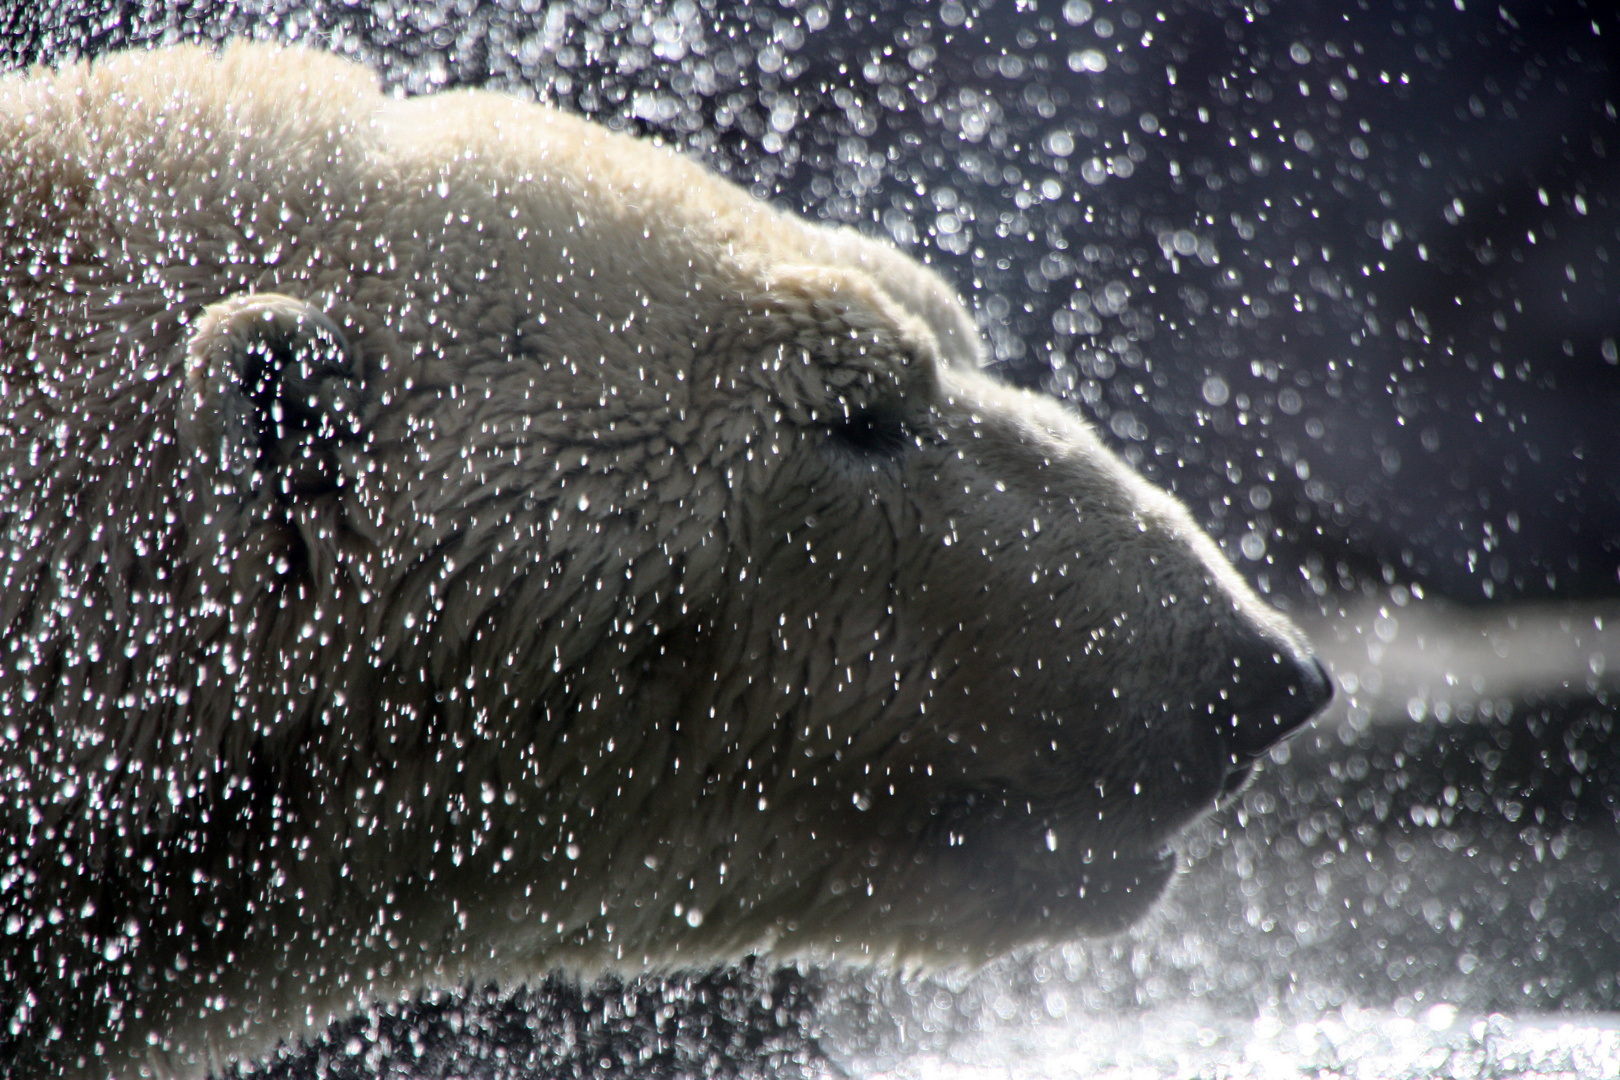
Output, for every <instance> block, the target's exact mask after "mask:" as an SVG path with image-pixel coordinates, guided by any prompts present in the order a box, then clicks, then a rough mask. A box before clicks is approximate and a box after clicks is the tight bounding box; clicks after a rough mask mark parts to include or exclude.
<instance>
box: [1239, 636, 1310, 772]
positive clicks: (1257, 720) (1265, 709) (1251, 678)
mask: <svg viewBox="0 0 1620 1080" xmlns="http://www.w3.org/2000/svg"><path fill="white" fill-rule="evenodd" d="M1332 697H1333V680H1332V679H1331V678H1330V677H1329V676H1328V673H1327V669H1326V668H1325V667H1323V666H1322V662H1321V661H1320V660H1318V659H1317V658H1316V657H1315V656H1312V655H1310V654H1308V653H1307V654H1303V655H1298V654H1296V653H1295V652H1294V650H1292V649H1290V648H1287V647H1286V646H1281V645H1273V644H1272V643H1270V642H1254V643H1252V644H1250V645H1249V646H1248V647H1246V648H1244V649H1242V650H1241V651H1240V652H1239V653H1238V654H1237V655H1235V656H1234V657H1233V659H1232V682H1231V686H1230V689H1229V692H1228V695H1227V699H1226V701H1225V702H1224V703H1223V705H1224V707H1223V708H1220V709H1218V710H1217V715H1218V716H1221V719H1222V720H1224V721H1225V722H1224V723H1222V724H1220V725H1219V726H1220V728H1221V736H1222V741H1223V742H1225V744H1226V745H1227V747H1228V749H1229V750H1230V752H1231V754H1232V758H1233V761H1234V763H1235V764H1242V763H1243V762H1246V761H1251V760H1253V759H1255V758H1258V757H1259V756H1260V755H1261V754H1264V753H1265V752H1266V751H1267V750H1269V749H1271V747H1273V746H1275V745H1277V743H1279V742H1281V741H1282V740H1283V739H1285V738H1287V737H1288V736H1289V735H1290V734H1291V733H1293V732H1294V731H1295V730H1296V729H1297V728H1299V727H1300V726H1301V725H1302V724H1304V723H1305V721H1307V720H1309V719H1310V718H1311V717H1313V716H1315V715H1316V714H1317V713H1318V712H1320V711H1321V710H1322V707H1323V706H1324V705H1326V704H1327V703H1328V701H1329V700H1330V699H1332ZM1222 714H1224V715H1222Z"/></svg>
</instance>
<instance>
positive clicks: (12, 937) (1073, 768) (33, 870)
mask: <svg viewBox="0 0 1620 1080" xmlns="http://www.w3.org/2000/svg"><path fill="white" fill-rule="evenodd" d="M0 207H4V210H3V213H4V215H5V217H4V244H5V248H4V259H3V264H0V274H3V277H0V281H3V284H4V288H3V290H0V291H3V294H4V299H5V301H6V302H5V304H4V305H3V306H0V346H3V353H0V399H3V401H4V412H3V416H0V440H3V441H0V529H3V530H4V547H3V548H0V556H3V562H0V628H3V633H4V654H3V657H0V660H3V664H0V770H3V775H0V826H3V828H4V830H5V835H4V840H3V841H0V843H3V847H0V853H3V857H4V864H3V865H0V909H3V910H0V915H3V917H4V919H5V920H8V925H7V927H6V928H5V929H6V933H5V934H3V935H0V977H3V986H0V1006H3V1015H0V1041H3V1043H4V1045H3V1046H0V1059H5V1060H7V1061H10V1062H12V1063H13V1064H12V1072H13V1073H14V1074H16V1075H22V1074H24V1073H27V1074H29V1075H35V1074H36V1073H37V1072H48V1071H56V1072H60V1073H63V1074H70V1075H78V1074H105V1073H109V1072H110V1073H112V1074H114V1075H119V1076H124V1075H134V1074H135V1072H136V1070H137V1068H138V1067H139V1068H145V1069H149V1070H152V1071H154V1072H156V1073H158V1074H161V1075H169V1074H171V1073H172V1074H177V1075H190V1074H195V1073H197V1072H198V1071H200V1070H202V1069H204V1068H205V1067H207V1066H209V1065H211V1064H217V1063H219V1062H221V1061H224V1060H227V1059H229V1058H231V1057H233V1056H237V1055H244V1054H247V1055H251V1054H253V1053H256V1052H261V1051H262V1050H263V1049H264V1048H265V1047H266V1046H268V1045H269V1044H271V1043H273V1042H274V1041H275V1040H276V1039H278V1038H282V1037H289V1036H293V1035H297V1034H299V1033H302V1032H307V1031H309V1030H311V1029H319V1028H321V1027H323V1026H324V1025H325V1024H326V1023H327V1022H328V1020H329V1019H330V1018H332V1017H334V1016H340V1015H344V1014H346V1013H347V1012H349V1011H352V1010H353V1009H355V1008H356V1007H358V1006H359V1005H361V1004H363V1003H364V1001H366V1000H367V999H375V998H378V997H383V996H391V995H397V994H403V993H408V992H409V991H410V990H411V989H412V988H414V987H417V986H420V985H422V984H424V983H432V984H441V985H445V984H458V983H460V982H462V981H464V980H467V979H473V978H476V979H485V978H499V979H506V980H515V979H522V978H525V977H529V976H531V975H533V974H535V973H537V972H542V971H548V970H553V969H558V968H561V969H565V970H572V971H579V972H582V973H590V972H594V971H601V970H603V969H620V970H634V971H640V970H646V969H658V968H669V967H674V966H684V965H699V964H709V963H713V962H716V961H722V962H723V961H727V960H730V959H734V958H736V957H738V956H740V955H743V954H745V953H747V952H750V951H759V950H770V951H774V952H775V953H777V954H779V955H782V956H794V955H798V956H811V957H835V958H843V959H854V960H880V961H885V962H896V963H921V964H932V963H951V962H957V961H963V962H968V963H974V962H979V961H982V960H983V959H984V958H986V957H988V956H991V955H995V954H997V953H999V952H1001V951H1004V950H1006V949H1009V948H1012V947H1015V946H1018V945H1022V944H1025V943H1030V942H1038V941H1048V940H1056V939H1062V938H1064V937H1067V936H1071V935H1073V934H1076V933H1080V932H1087V931H1095V930H1106V929H1111V928H1114V927H1117V926H1119V925H1122V924H1123V923H1124V922H1127V921H1129V919H1131V918H1133V917H1134V916H1135V915H1137V914H1138V913H1139V912H1141V911H1142V910H1143V909H1144V908H1145V907H1146V905H1147V904H1148V903H1150V902H1151V900H1152V898H1153V897H1154V896H1155V895H1156V894H1157V893H1158V891H1159V889H1160V888H1161V887H1162V885H1163V883H1164V881H1165V880H1166V879H1167V877H1168V875H1169V872H1170V868H1171V863H1170V862H1169V861H1168V860H1167V858H1166V856H1165V855H1164V845H1165V843H1166V841H1167V839H1168V838H1169V837H1170V836H1171V835H1172V834H1173V833H1174V832H1175V830H1176V829H1177V828H1178V827H1179V826H1181V825H1182V824H1184V823H1185V822H1187V821H1188V820H1189V819H1190V818H1192V817H1194V816H1195V815H1197V814H1199V813H1201V812H1203V811H1204V810H1205V809H1206V808H1207V807H1209V806H1210V805H1212V803H1213V801H1214V800H1215V798H1216V797H1217V796H1218V793H1219V791H1220V790H1221V784H1222V778H1223V777H1224V776H1225V775H1226V773H1227V768H1228V766H1229V764H1230V761H1231V759H1230V757H1229V755H1228V754H1227V753H1226V751H1225V749H1224V748H1223V746H1222V744H1221V742H1220V740H1219V738H1217V737H1216V735H1215V734H1214V723H1215V722H1214V721H1212V720H1211V719H1210V718H1211V716H1212V715H1214V714H1215V712H1216V706H1215V704H1213V703H1214V702H1215V701H1216V700H1217V695H1218V694H1223V693H1224V688H1226V687H1229V686H1230V685H1232V682H1233V670H1232V668H1233V661H1232V657H1233V656H1234V649H1235V648H1236V647H1237V646H1236V645H1235V644H1234V643H1238V642H1241V641H1260V642H1262V643H1265V645H1266V648H1268V649H1275V650H1276V651H1277V652H1278V653H1279V654H1290V655H1294V654H1298V653H1299V652H1300V650H1301V649H1302V648H1303V646H1302V643H1301V641H1300V639H1299V637H1298V635H1297V633H1296V632H1294V631H1293V630H1292V629H1291V628H1290V627H1289V626H1288V625H1287V624H1286V622H1285V621H1284V620H1283V619H1282V618H1281V617H1279V616H1277V615H1275V614H1274V613H1272V612H1271V611H1269V610H1268V609H1267V608H1266V607H1265V606H1264V605H1263V604H1262V603H1260V602H1259V601H1257V600H1256V598H1255V597H1254V596H1252V595H1251V593H1250V592H1249V590H1248V589H1247V588H1246V587H1245V586H1244V585H1243V584H1242V582H1241V581H1240V579H1239V578H1238V577H1237V576H1236V575H1235V574H1234V573H1233V572H1232V571H1231V569H1230V568H1229V567H1228V566H1227V564H1226V563H1225V562H1224V561H1223V559H1222V558H1221V556H1220V555H1219V553H1218V552H1217V551H1216V549H1215V548H1214V546H1213V545H1212V544H1211V543H1210V542H1209V540H1207V539H1206V538H1205V537H1204V536H1203V535H1202V534H1201V533H1200V532H1199V531H1198V529H1197V528H1196V527H1195V525H1194V524H1193V522H1192V520H1191V519H1190V518H1189V516H1188V515H1187V513H1186V512H1185V511H1184V510H1183V509H1182V508H1181V507H1180V506H1179V505H1178V504H1177V503H1176V502H1175V501H1174V500H1173V499H1171V498H1170V497H1169V496H1167V495H1165V494H1163V493H1161V492H1159V491H1158V490H1156V489H1154V488H1153V487H1151V486H1150V485H1148V484H1146V483H1145V482H1143V481H1142V480H1140V479H1139V478H1138V477H1136V476H1135V475H1134V474H1132V473H1131V472H1130V471H1129V470H1128V469H1127V468H1125V467H1124V466H1123V465H1122V464H1121V463H1119V462H1118V461H1117V460H1116V459H1115V458H1114V457H1112V456H1111V455H1110V454H1109V453H1108V452H1107V451H1106V450H1105V449H1104V448H1103V446H1102V445H1101V444H1100V443H1099V441H1098V440H1097V438H1096V437H1095V436H1094V434H1093V433H1092V432H1091V431H1090V430H1089V429H1088V428H1087V427H1086V425H1085V424H1084V423H1082V422H1081V421H1080V420H1078V419H1076V418H1075V417H1074V416H1073V415H1071V414H1070V413H1069V412H1067V411H1066V410H1065V409H1063V408H1062V407H1061V406H1060V405H1058V404H1056V403H1054V402H1051V401H1047V400H1043V399H1041V398H1039V397H1037V396H1034V395H1031V394H1028V393H1024V392H1021V391H1016V390H1012V389H1008V388H1006V387H1003V386H999V385H997V384H995V383H994V382H992V381H991V380H989V379H987V378H986V377H985V376H983V375H982V374H980V373H979V370H978V364H977V357H978V353H979V348H980V346H979V342H978V336H977V333H976V331H975V328H974V326H973V323H972V320H971V319H970V318H969V316H968V315H967V313H966V312H965V310H964V309H963V307H962V305H961V303H960V302H959V301H958V300H957V299H956V297H955V296H954V295H953V294H952V293H951V292H950V290H949V289H948V288H947V287H946V286H945V285H944V284H943V283H942V282H941V281H940V280H939V279H938V278H937V277H935V276H934V275H933V274H932V273H930V272H929V271H927V270H925V269H924V268H922V267H921V266H919V265H918V264H917V263H915V262H913V261H912V260H910V259H908V258H906V257H904V256H902V255H900V254H899V253H898V252H896V251H894V250H892V249H890V248H888V247H886V246H884V245H881V244H878V243H876V242H873V241H870V240H866V239H862V238H860V237H859V236H857V235H855V234H853V233H850V232H837V231H830V230H825V229H821V228H817V227H814V226H811V225H807V224H805V223H803V222H801V221H799V220H797V219H795V218H793V217H790V216H787V215H784V214H781V213H778V212H776V211H774V210H772V209H770V208H768V207H766V206H764V205H762V204H760V203H757V202H755V201H753V200H751V199H749V198H748V197H747V196H746V195H745V194H744V193H742V192H741V191H740V190H739V189H737V188H735V187H733V186H732V185H730V184H728V183H725V182H724V181H721V180H719V179H716V178H715V177H713V176H711V175H709V174H708V173H706V172H704V171H703V170H702V169H701V168H699V167H697V166H696V165H694V164H692V163H690V162H688V161H686V160H684V159H682V158H681V157H679V156H677V155H675V154H672V153H669V152H667V151H665V150H661V149H658V148H655V147H653V146H651V145H648V144H647V143H643V142H637V141H634V140H632V139H630V138H627V137H625V136H622V135H617V134H613V133H610V132H608V131H606V130H604V129H602V128H600V127H596V126H593V125H591V124H589V123H586V122H584V121H582V120H579V119H576V118H573V117H570V116H566V115H563V114H561V113H557V112H554V111H551V110H548V109H544V108H540V107H537V106H534V105H530V104H525V103H522V102H519V101H516V100H512V99H509V98H506V97H502V96H498V95H495V94H489V93H481V92H456V93H447V94H443V95H439V96H435V97H430V98H425V99H418V100H410V101H403V100H395V99H389V98H385V97H383V96H382V95H380V94H379V93H378V92H377V90H376V88H375V85H374V82H373V79H372V77H371V76H370V75H369V74H367V73H366V72H365V71H364V70H362V69H361V68H359V67H356V66H353V65H350V64H347V63H345V62H342V61H340V60H338V59H335V58H332V57H329V56H325V55H319V54H316V53H313V52H304V51H283V50H279V49H275V48H270V47H265V46H248V45H239V46H233V47H231V48H228V49H226V50H225V51H224V52H223V53H221V54H219V55H217V56H216V55H212V54H210V53H208V52H205V51H202V50H200V49H196V48H176V49H168V50H163V51H158V52H151V53H136V54H126V55H121V56H115V57H113V58H111V59H108V60H106V61H103V62H99V63H96V64H93V65H89V66H86V65H75V66H71V67H67V68H63V69H62V70H60V71H37V72H33V73H30V74H28V75H26V76H18V77H10V78H7V79H5V80H3V81H0ZM261 339H263V340H264V341H269V342H270V343H271V345H275V343H277V342H280V343H283V345H284V347H285V348H287V349H289V350H292V353H293V354H295V355H297V356H303V355H305V353H303V352H299V350H300V349H304V348H305V345H300V344H297V343H298V342H305V344H308V343H309V342H314V343H315V344H313V345H308V348H310V349H314V350H315V351H316V353H319V355H320V356H321V357H324V359H322V360H321V364H323V365H325V366H324V367H321V366H317V367H314V368H308V369H307V370H306V369H304V368H299V369H298V371H297V372H296V373H291V374H287V375H286V376H285V378H286V379H289V380H292V379H294V377H295V374H296V375H297V377H298V378H304V377H305V376H307V377H308V378H307V386H306V385H305V384H303V383H300V384H298V386H299V387H300V389H298V391H297V400H294V398H293V397H290V396H285V395H287V394H288V393H290V392H289V391H286V390H285V388H283V389H282V390H281V391H276V390H275V388H274V387H272V388H271V390H269V391H264V393H272V392H282V393H283V394H284V397H285V401H286V402H290V403H291V404H292V405H294V406H298V407H302V405H301V403H302V402H304V399H305V398H306V397H307V399H308V401H307V403H308V404H309V406H310V408H311V409H312V410H314V412H313V413H312V415H316V416H317V417H318V420H311V421H309V424H310V425H312V426H309V427H308V429H307V430H306V429H302V428H300V429H297V430H296V431H293V430H292V429H289V428H283V427H280V426H276V425H278V424H281V423H282V420H281V419H280V418H281V413H280V412H279V411H277V410H280V409H281V408H282V405H281V404H279V403H278V404H275V405H274V406H267V405H265V401H267V400H268V398H264V397H263V394H262V393H261V396H260V398H253V397H252V395H251V393H250V392H249V390H250V388H248V387H247V385H246V382H245V381H244V380H248V379H249V378H250V377H249V375H248V374H246V373H247V372H249V371H250V370H254V371H256V370H258V369H257V368H254V367H253V366H252V365H253V363H257V362H258V361H252V360H251V355H259V354H251V355H250V353H251V349H252V348H254V347H257V346H254V345H253V343H254V342H256V341H260V340H261ZM287 342H293V343H294V344H292V345H287V344H285V343H287ZM265 348H270V345H267V346H265ZM321 350H324V352H322V351H321ZM264 355H268V353H266V354H264ZM311 355H314V354H311ZM266 370H269V369H268V368H267V369H266ZM278 370H279V369H278ZM287 370H288V372H293V369H292V368H288V369H287ZM299 373H301V374H299ZM254 377H257V376H254ZM266 378H269V376H266ZM238 383H241V387H240V388H238V386H237V384H238ZM255 385H258V384H255ZM266 385H268V384H266ZM261 389H262V388H261ZM253 392H255V393H257V392H259V391H253ZM317 399H318V400H317ZM266 410H269V411H266ZM351 420H352V426H349V425H350V424H351ZM289 431H291V432H292V433H291V434H289V433H288V432H289ZM260 432H262V433H273V434H274V439H271V435H270V434H265V435H264V438H266V439H271V442H265V443H262V444H261V442H259V441H256V440H257V439H258V438H259V436H258V435H257V434H255V433H260ZM300 432H302V433H300ZM275 440H280V441H279V442H278V441H275ZM272 443H273V444H274V445H272ZM19 1070H21V1071H19ZM5 1071H6V1069H5V1066H3V1065H0V1072H5Z"/></svg>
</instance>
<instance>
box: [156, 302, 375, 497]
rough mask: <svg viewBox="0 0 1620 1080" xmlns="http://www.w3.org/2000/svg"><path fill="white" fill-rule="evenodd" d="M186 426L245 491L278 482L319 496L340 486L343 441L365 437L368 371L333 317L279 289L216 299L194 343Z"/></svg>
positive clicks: (224, 477) (275, 487)
mask: <svg viewBox="0 0 1620 1080" xmlns="http://www.w3.org/2000/svg"><path fill="white" fill-rule="evenodd" d="M185 380H186V381H185V390H184V393H183V396H182V400H181V403H180V417H179V427H180V434H181V437H182V439H183V440H184V441H185V442H186V443H188V444H189V448H190V449H191V450H192V451H193V452H194V453H196V454H197V455H198V456H200V457H201V458H202V459H203V460H204V461H206V462H207V463H208V464H210V465H212V466H213V467H214V468H215V469H216V470H217V473H216V477H215V480H216V487H217V488H220V489H223V490H222V491H221V493H222V494H223V493H225V492H226V491H228V492H229V493H231V494H234V495H236V496H238V497H248V496H251V495H253V494H255V493H257V492H259V491H261V490H263V489H265V488H266V487H269V488H270V489H271V490H272V491H273V492H274V493H275V494H276V495H277V496H279V497H288V496H293V495H305V494H313V493H316V492H319V491H323V490H327V489H329V488H331V487H332V486H334V485H335V484H336V483H337V475H338V470H337V461H336V454H335V451H336V449H337V446H338V444H340V443H343V442H354V441H358V440H359V439H360V438H361V436H362V430H361V417H360V408H361V405H362V401H363V394H362V388H361V384H360V378H359V372H358V370H357V366H356V363H355V357H354V353H353V351H352V350H351V349H350V348H349V343H348V340H347V339H346V338H345V337H344V336H343V332H342V331H341V330H339V329H338V328H337V326H336V325H335V324H334V323H333V322H332V320H331V319H329V318H327V317H326V315H325V314H324V313H323V312H321V311H319V310H317V309H316V308H314V307H312V306H310V305H309V304H307V303H305V302H304V301H302V300H297V299H294V298H293V297H290V296H282V295H280V294H279V293H255V294H250V295H244V296H234V297H231V298H230V299H228V300H223V301H221V302H219V303H217V304H212V305H210V306H209V307H208V308H207V309H205V310H204V311H203V314H202V317H201V318H199V319H198V320H197V324H196V327H195V329H194V330H193V332H192V335H191V339H190V341H189V342H188V343H187V346H186V371H185Z"/></svg>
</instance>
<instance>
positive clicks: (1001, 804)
mask: <svg viewBox="0 0 1620 1080" xmlns="http://www.w3.org/2000/svg"><path fill="white" fill-rule="evenodd" d="M1013 802H1014V800H1009V799H1007V798H1005V797H996V796H992V795H990V794H988V793H985V792H978V793H975V795H974V796H971V797H962V798H959V799H955V800H952V801H951V803H950V804H949V805H948V807H947V806H939V805H937V804H936V808H935V812H934V814H933V815H932V827H931V828H930V829H929V830H928V831H927V835H926V836H925V837H924V838H923V846H924V847H925V849H926V850H927V854H926V855H925V856H924V858H926V859H927V860H928V861H930V862H932V863H933V864H934V865H935V867H936V868H937V870H938V871H939V873H938V881H939V885H940V886H941V887H942V888H941V890H940V892H938V893H937V894H936V895H937V896H938V897H939V900H940V901H946V900H949V899H950V894H949V892H948V891H946V890H951V889H954V890H957V895H956V898H955V902H954V903H953V904H951V905H950V906H953V907H958V906H959V907H960V909H961V910H972V911H975V912H978V913H980V914H981V915H982V916H988V917H989V918H990V919H991V920H992V921H993V922H995V923H996V924H997V925H999V926H1000V928H1001V929H1000V931H999V935H998V936H1001V937H1004V938H1005V939H1006V940H1005V943H1004V944H1005V947H1017V946H1019V945H1024V944H1031V943H1036V942H1056V941H1062V940H1065V939H1068V938H1072V937H1074V936H1075V935H1077V934H1079V935H1102V934H1113V933H1118V932H1119V931H1121V930H1124V929H1126V928H1127V927H1129V926H1131V925H1132V924H1133V923H1135V922H1137V921H1139V920H1140V919H1141V918H1142V917H1143V916H1144V915H1146V914H1147V912H1148V911H1149V910H1150V909H1151V908H1152V907H1153V905H1154V904H1155V903H1156V902H1157V901H1158V900H1159V898H1160V897H1161V896H1163V894H1164V891H1165V889H1166V888H1167V887H1168V886H1169V884H1170V882H1171V880H1172V879H1173V878H1174V877H1175V873H1176V865H1177V861H1178V856H1177V852H1176V849H1175V847H1174V846H1173V844H1172V843H1171V842H1170V840H1171V838H1172V837H1173V836H1174V835H1176V834H1177V833H1179V831H1180V830H1179V829H1172V830H1170V831H1169V835H1164V834H1158V835H1148V836H1145V837H1142V838H1140V839H1139V840H1137V841H1136V842H1134V843H1129V844H1126V843H1119V842H1111V843H1108V844H1107V845H1106V846H1097V847H1087V846H1085V845H1086V842H1087V841H1086V839H1085V837H1084V836H1083V835H1078V834H1075V833H1074V832H1073V831H1072V830H1067V829H1064V828H1063V827H1062V826H1061V825H1054V824H1053V823H1052V822H1050V821H1048V820H1047V819H1045V818H1043V817H1041V816H1039V815H1032V814H1029V813H1026V812H1025V811H1026V806H1025V804H1023V803H1022V802H1018V804H1017V805H1016V806H1014V805H1012V803H1013ZM941 914H942V915H943V914H944V913H943V912H942V913H941ZM941 921H942V922H946V923H948V922H952V921H955V920H953V919H951V918H949V916H945V917H944V918H942V919H941Z"/></svg>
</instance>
